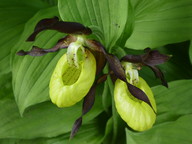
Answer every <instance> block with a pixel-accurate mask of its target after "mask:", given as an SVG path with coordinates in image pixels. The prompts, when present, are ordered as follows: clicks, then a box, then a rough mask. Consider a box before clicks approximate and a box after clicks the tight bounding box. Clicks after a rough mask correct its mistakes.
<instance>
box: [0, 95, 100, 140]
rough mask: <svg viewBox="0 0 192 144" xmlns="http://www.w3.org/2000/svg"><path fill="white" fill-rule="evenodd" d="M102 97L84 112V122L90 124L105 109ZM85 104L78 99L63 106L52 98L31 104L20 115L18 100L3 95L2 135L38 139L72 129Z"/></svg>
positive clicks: (0, 110) (0, 133)
mask: <svg viewBox="0 0 192 144" xmlns="http://www.w3.org/2000/svg"><path fill="white" fill-rule="evenodd" d="M100 101H101V97H96V101H95V104H94V106H93V108H92V110H91V111H90V112H89V113H88V114H86V115H85V116H84V118H83V123H85V124H86V123H87V122H88V121H90V120H92V119H93V118H95V117H96V116H97V115H99V114H100V113H101V112H102V111H103V108H102V105H101V104H100ZM81 105H82V104H81V103H78V104H76V105H75V106H72V107H69V108H62V109H61V108H58V107H56V106H55V105H53V104H52V103H51V102H44V103H41V104H38V105H35V106H33V107H30V108H29V109H27V111H26V112H25V114H24V115H23V117H20V114H19V111H18V108H17V105H16V103H15V101H14V100H12V99H3V100H1V101H0V117H1V120H0V127H1V129H0V138H3V139H5V138H16V139H34V138H39V137H55V136H58V135H61V134H64V133H69V132H70V131H71V129H72V126H73V123H74V121H75V120H76V119H77V118H78V117H79V116H80V115H81ZM80 130H81V129H80ZM68 138H69V137H68Z"/></svg>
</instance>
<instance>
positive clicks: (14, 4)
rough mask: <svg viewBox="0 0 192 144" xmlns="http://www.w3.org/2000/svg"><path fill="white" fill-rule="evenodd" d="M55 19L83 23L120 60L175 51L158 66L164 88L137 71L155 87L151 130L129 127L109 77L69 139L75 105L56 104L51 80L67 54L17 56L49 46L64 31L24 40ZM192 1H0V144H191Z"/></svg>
mask: <svg viewBox="0 0 192 144" xmlns="http://www.w3.org/2000/svg"><path fill="white" fill-rule="evenodd" d="M53 16H58V17H60V19H62V20H64V21H74V22H79V23H82V24H83V25H86V26H88V27H90V28H91V29H92V30H93V34H92V35H91V36H90V38H94V39H97V40H99V41H100V42H101V43H102V44H104V46H105V47H106V49H107V50H108V52H110V53H113V54H115V55H117V56H118V57H122V56H124V55H125V54H126V53H127V54H138V53H141V50H143V49H144V48H146V47H150V48H157V49H158V50H159V51H161V52H163V53H166V54H170V55H172V58H171V59H170V61H168V62H167V63H165V64H163V65H161V66H160V68H161V69H162V71H163V72H164V74H165V77H166V79H167V81H168V82H169V88H168V89H167V88H164V87H163V86H161V85H159V84H160V82H159V81H158V80H156V79H154V75H153V73H152V72H150V71H149V69H148V68H144V69H142V70H141V71H140V75H141V76H142V77H143V78H144V79H145V80H146V81H147V82H148V84H149V85H150V86H151V87H152V90H153V92H154V96H155V99H156V103H157V109H158V113H157V120H156V123H155V125H154V127H153V128H151V129H150V130H148V131H144V132H134V131H132V130H131V129H130V128H128V127H127V126H126V124H125V123H124V122H123V121H122V120H121V118H120V117H119V115H118V114H117V112H116V109H115V107H114V102H113V84H112V81H111V80H110V79H107V81H106V82H105V83H104V84H102V85H100V86H99V87H98V88H97V93H96V102H95V104H94V107H93V109H92V110H91V111H90V112H89V113H88V114H87V115H86V116H84V121H83V126H82V127H81V128H80V131H79V132H78V133H77V135H76V136H75V137H74V139H72V140H70V141H69V134H70V131H71V128H72V125H73V123H74V121H75V120H76V118H78V117H79V116H80V114H81V105H82V103H78V104H76V105H75V106H72V107H70V108H62V109H61V108H57V107H56V106H55V105H53V104H52V103H51V102H50V99H49V93H48V85H49V80H50V76H51V74H52V72H53V70H54V67H55V65H56V63H57V61H58V59H59V58H60V57H61V56H62V55H63V53H65V50H61V51H60V52H58V53H52V54H47V55H46V56H43V57H35V58H34V57H30V56H25V57H20V56H17V55H16V54H15V53H16V52H17V51H19V50H21V49H23V50H30V49H31V47H32V45H38V46H39V47H43V48H50V47H53V46H54V45H55V43H56V42H57V40H58V39H60V38H62V37H64V36H65V35H64V34H62V33H59V32H55V31H45V32H42V33H41V34H40V35H38V37H37V39H36V41H35V42H25V40H26V38H27V37H28V36H29V35H30V34H31V33H32V32H33V29H34V26H35V25H36V23H37V22H38V21H39V20H41V19H43V18H50V17H53ZM191 39H192V1H191V0H176V1H175V0H153V1H151V0H58V1H57V0H0V49H1V52H0V144H34V143H35V144H64V143H70V144H100V143H104V144H108V143H110V144H124V143H127V144H145V143H146V144H170V143H174V144H190V143H192V137H191V136H190V134H191V133H192V125H191V123H190V122H191V120H192V107H191V106H192V101H191V98H192V89H191V87H192V66H191V64H192V45H191V44H190V40H191Z"/></svg>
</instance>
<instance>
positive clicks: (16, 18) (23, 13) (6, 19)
mask: <svg viewBox="0 0 192 144" xmlns="http://www.w3.org/2000/svg"><path fill="white" fill-rule="evenodd" d="M44 7H47V4H46V3H43V2H41V1H38V0H35V1H32V0H29V1H23V0H21V1H19V0H9V1H7V0H1V2H0V37H1V39H0V48H1V52H0V74H4V73H7V72H9V71H10V52H11V49H12V48H13V46H14V45H15V44H16V43H17V41H18V40H19V37H20V35H21V33H22V30H23V28H24V25H25V23H26V22H27V21H28V20H29V19H30V18H31V17H32V16H33V15H34V14H35V13H36V12H37V11H38V10H39V9H40V8H44Z"/></svg>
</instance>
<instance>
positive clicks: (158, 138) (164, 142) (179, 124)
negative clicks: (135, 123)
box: [126, 114, 192, 144]
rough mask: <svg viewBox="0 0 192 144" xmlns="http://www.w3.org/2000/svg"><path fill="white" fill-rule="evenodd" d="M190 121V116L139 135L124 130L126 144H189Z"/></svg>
mask: <svg viewBox="0 0 192 144" xmlns="http://www.w3.org/2000/svg"><path fill="white" fill-rule="evenodd" d="M191 120H192V115H191V114H190V115H185V116H182V117H180V118H179V119H177V120H176V121H174V122H167V123H163V124H161V125H157V126H155V127H154V128H153V129H151V130H149V131H145V132H141V133H136V132H132V131H130V130H128V129H126V137H127V144H171V143H174V144H190V143H192V137H191V136H190V134H191V133H192V126H191Z"/></svg>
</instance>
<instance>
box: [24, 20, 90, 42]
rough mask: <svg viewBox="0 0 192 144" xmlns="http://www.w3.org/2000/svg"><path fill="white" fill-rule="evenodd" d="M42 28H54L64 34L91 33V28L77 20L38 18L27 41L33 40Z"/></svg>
mask: <svg viewBox="0 0 192 144" xmlns="http://www.w3.org/2000/svg"><path fill="white" fill-rule="evenodd" d="M44 30H56V31H59V32H62V33H66V34H85V35H89V34H91V33H92V31H91V29H90V28H88V27H85V26H84V25H82V24H80V23H77V22H64V21H59V18H58V17H53V18H46V19H42V20H40V21H39V22H38V23H37V25H36V26H35V29H34V32H33V33H32V34H31V35H30V36H29V37H28V39H27V41H34V40H35V38H36V36H37V35H38V33H40V32H41V31H44Z"/></svg>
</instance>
